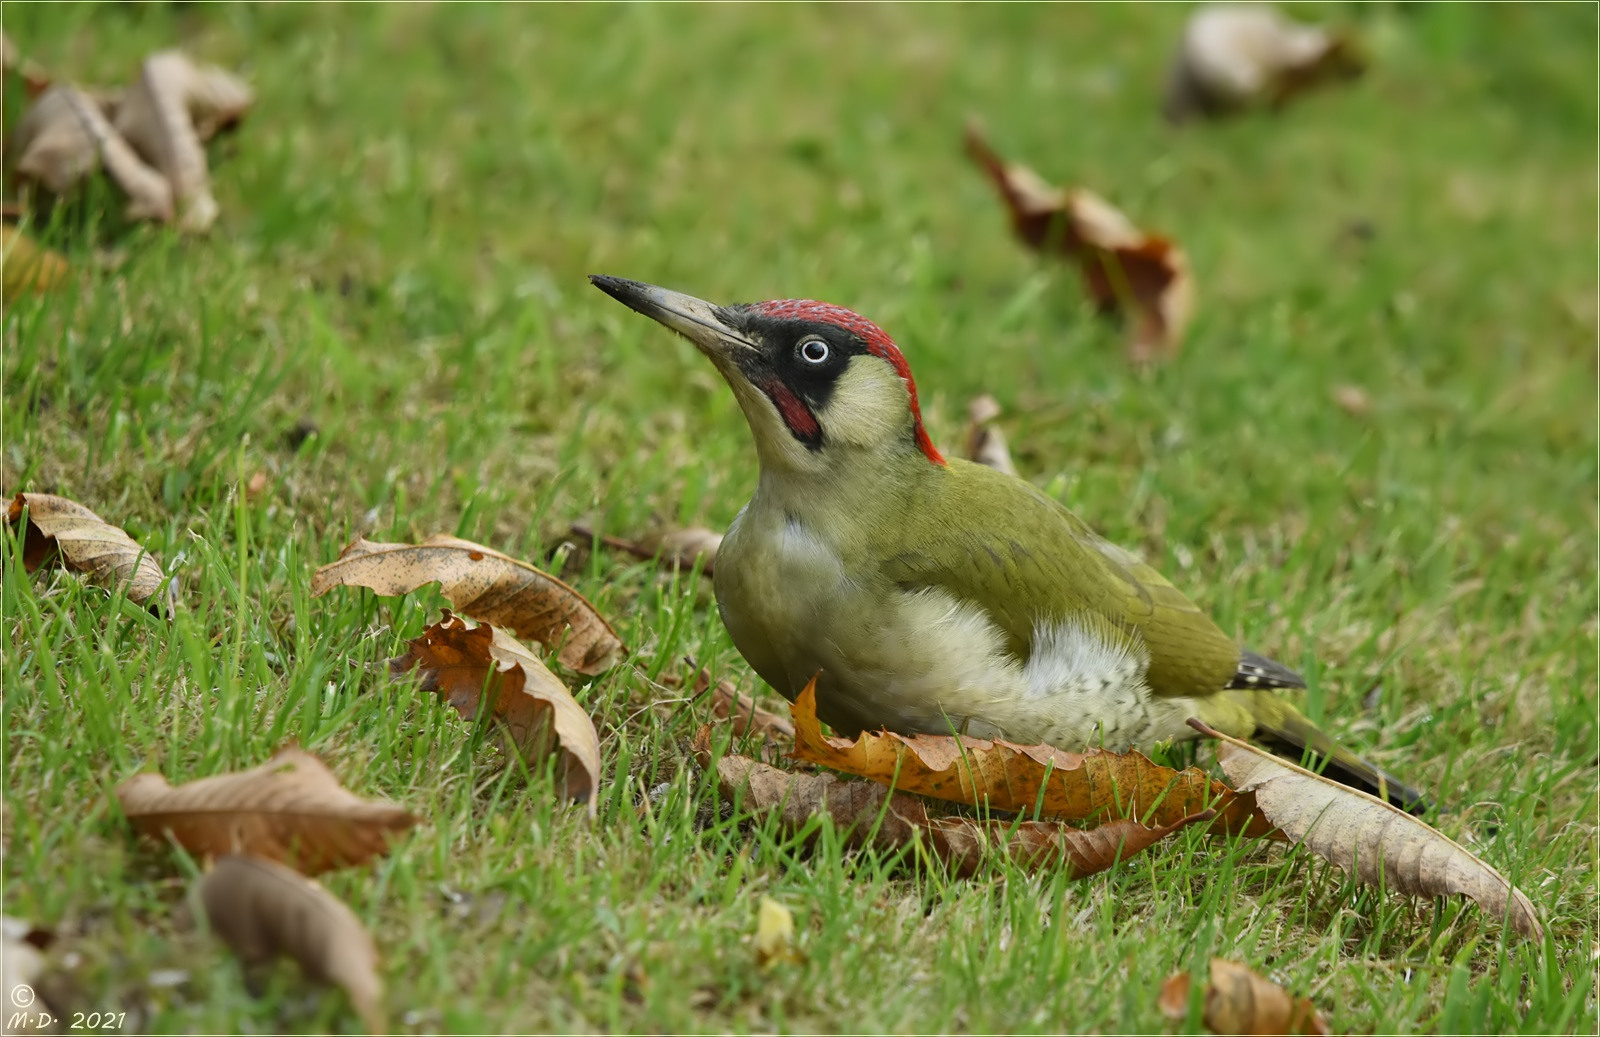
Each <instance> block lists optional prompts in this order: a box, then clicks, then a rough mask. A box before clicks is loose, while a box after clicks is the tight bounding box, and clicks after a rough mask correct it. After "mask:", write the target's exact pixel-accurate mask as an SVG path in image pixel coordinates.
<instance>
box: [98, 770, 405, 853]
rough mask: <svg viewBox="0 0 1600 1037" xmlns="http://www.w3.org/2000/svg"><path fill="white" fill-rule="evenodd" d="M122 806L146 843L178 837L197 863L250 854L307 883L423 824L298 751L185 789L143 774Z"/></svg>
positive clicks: (122, 793) (125, 788) (125, 790)
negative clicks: (356, 789)
mask: <svg viewBox="0 0 1600 1037" xmlns="http://www.w3.org/2000/svg"><path fill="white" fill-rule="evenodd" d="M117 800H118V802H119V803H121V804H122V812H123V814H125V815H126V816H127V818H128V821H129V822H130V823H131V824H132V825H133V827H134V829H135V830H136V831H138V832H139V833H140V834H141V835H145V836H148V837H151V838H155V839H160V838H162V837H163V836H164V835H166V834H168V833H170V834H171V836H172V838H173V839H175V840H176V841H177V842H178V844H179V845H180V846H182V847H183V848H184V849H186V850H188V851H189V852H190V853H191V854H194V855H196V856H199V855H213V856H220V855H222V854H228V853H243V854H249V855H251V856H255V857H265V858H268V859H270V860H275V861H282V862H284V863H286V864H290V865H293V866H294V867H295V868H297V869H299V870H300V871H301V872H303V873H305V874H307V875H316V874H318V873H320V872H323V871H327V870H328V869H329V868H346V867H351V866H353V865H358V864H364V863H366V862H367V861H368V860H370V859H371V858H373V857H375V856H377V855H378V854H382V853H387V852H388V850H389V845H390V843H391V841H392V840H393V839H395V838H396V837H397V836H398V835H399V834H400V833H402V832H404V831H405V830H406V829H408V828H410V827H411V826H412V825H414V824H416V823H417V818H416V817H415V816H413V815H412V814H410V813H409V812H407V811H406V810H404V809H403V808H401V807H399V806H397V805H396V804H393V803H385V802H379V801H373V800H366V799H362V798H361V797H360V796H357V795H356V794H355V793H353V792H351V791H349V790H348V789H346V788H345V787H344V786H342V785H340V784H339V779H338V778H336V777H334V775H333V772H332V771H330V770H329V769H328V768H327V766H326V765H325V764H324V763H323V762H322V761H321V760H320V759H318V758H317V757H316V756H313V755H312V754H311V753H308V752H305V751H304V750H302V749H298V748H294V747H289V748H285V749H281V750H279V751H278V752H277V753H276V754H275V755H274V756H273V757H272V758H271V759H270V760H268V761H267V762H266V763H263V764H262V765H261V766H259V767H252V768H251V769H250V770H246V771H238V772H236V773H232V774H218V775H216V776H214V777H210V778H201V779H199V780H198V781H190V782H186V783H184V784H182V785H178V786H173V785H169V784H168V783H167V779H166V778H164V777H162V776H161V775H159V774H136V775H134V776H133V777H131V778H129V779H128V780H127V781H124V782H123V783H122V784H121V785H118V786H117Z"/></svg>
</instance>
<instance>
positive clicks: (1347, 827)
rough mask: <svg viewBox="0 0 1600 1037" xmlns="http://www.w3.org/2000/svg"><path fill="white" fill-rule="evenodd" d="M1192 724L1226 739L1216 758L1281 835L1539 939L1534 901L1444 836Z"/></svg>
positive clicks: (1382, 881) (1375, 877)
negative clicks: (1455, 900)
mask: <svg viewBox="0 0 1600 1037" xmlns="http://www.w3.org/2000/svg"><path fill="white" fill-rule="evenodd" d="M1189 723H1190V724H1191V725H1192V726H1194V727H1195V728H1196V729H1198V730H1200V731H1202V732H1203V733H1205V734H1207V735H1209V736H1211V737H1213V738H1219V739H1221V740H1222V744H1221V745H1219V746H1218V747H1217V760H1218V762H1220V763H1221V764H1222V769H1223V771H1224V772H1225V773H1226V774H1227V775H1228V778H1229V779H1230V780H1231V781H1232V782H1233V784H1234V787H1235V788H1236V789H1238V790H1239V792H1240V794H1241V795H1246V794H1249V795H1254V796H1255V801H1256V806H1257V807H1258V808H1259V809H1260V811H1261V812H1262V814H1264V815H1266V817H1267V819H1268V820H1270V821H1271V822H1272V823H1273V824H1275V825H1277V826H1278V827H1279V828H1280V829H1281V830H1282V831H1283V833H1284V834H1285V835H1286V836H1288V837H1289V838H1290V839H1292V840H1294V841H1295V842H1297V843H1301V844H1303V845H1304V846H1305V847H1306V848H1307V849H1309V850H1311V851H1312V852H1313V853H1315V854H1317V855H1318V856H1320V857H1325V858H1327V859H1328V860H1330V861H1332V862H1333V863H1335V864H1337V865H1338V866H1339V867H1340V868H1342V869H1344V871H1346V872H1347V873H1349V874H1351V875H1354V876H1355V877H1356V878H1358V879H1360V880H1361V881H1362V882H1365V883H1366V884H1368V885H1370V886H1380V887H1382V886H1387V887H1388V888H1390V889H1394V890H1397V891H1399V892H1401V893H1405V894H1409V895H1412V896H1446V895H1449V894H1453V893H1461V894H1465V895H1466V896H1468V897H1470V898H1472V899H1473V900H1475V901H1476V902H1477V904H1478V906H1479V907H1481V908H1482V909H1483V910H1484V911H1486V912H1488V913H1489V914H1491V915H1493V916H1494V917H1495V918H1497V919H1500V920H1503V921H1506V922H1508V923H1509V924H1510V926H1511V927H1512V928H1513V929H1515V930H1516V931H1517V932H1519V933H1521V934H1522V935H1523V936H1526V937H1527V938H1528V939H1530V940H1535V941H1538V940H1542V939H1543V937H1544V929H1543V927H1542V926H1540V924H1539V919H1538V914H1537V912H1535V911H1534V908H1533V903H1532V902H1531V901H1530V900H1528V898H1527V897H1526V896H1525V895H1524V894H1523V893H1522V891H1521V890H1519V889H1517V888H1515V887H1514V886H1512V885H1511V883H1510V882H1509V881H1507V880H1506V878H1505V876H1503V875H1501V874H1500V873H1499V872H1498V871H1496V870H1495V869H1493V868H1491V867H1490V866H1489V865H1487V864H1485V863H1484V862H1483V861H1481V860H1479V859H1478V858H1477V857H1476V856H1474V855H1473V854H1472V853H1471V852H1470V851H1469V850H1467V849H1466V848H1465V847H1462V846H1460V845H1458V844H1457V843H1455V842H1454V841H1452V840H1451V839H1450V838H1449V837H1448V836H1446V835H1445V834H1444V833H1443V832H1440V831H1439V830H1437V829H1435V828H1432V827H1430V826H1429V825H1427V824H1425V823H1424V822H1422V821H1421V820H1419V819H1417V818H1415V817H1413V816H1412V815H1410V814H1408V813H1406V812H1405V811H1403V810H1400V809H1399V808H1397V807H1393V806H1390V805H1389V804H1388V803H1385V802H1384V801H1383V800H1381V799H1378V798H1377V797H1375V796H1369V795H1367V794H1366V793H1365V792H1358V791H1357V790H1355V789H1352V788H1350V787H1348V786H1346V785H1341V784H1339V783H1338V782H1336V781H1332V780H1330V779H1328V778H1325V777H1323V776H1322V775H1320V774H1314V773H1312V772H1311V771H1308V770H1306V769H1305V768H1304V767H1298V766H1296V765H1295V764H1292V763H1290V762H1288V761H1287V760H1282V759H1279V758H1278V757H1276V756H1273V755H1271V754H1270V753H1267V752H1266V751H1265V750H1262V749H1258V748H1256V747H1255V746H1253V745H1251V744H1250V743H1249V742H1244V741H1240V740H1239V739H1237V738H1230V737H1228V736H1226V735H1223V734H1220V733H1219V732H1217V731H1213V730H1212V729H1210V728H1209V727H1206V726H1205V725H1204V724H1202V723H1200V722H1199V721H1198V720H1190V721H1189Z"/></svg>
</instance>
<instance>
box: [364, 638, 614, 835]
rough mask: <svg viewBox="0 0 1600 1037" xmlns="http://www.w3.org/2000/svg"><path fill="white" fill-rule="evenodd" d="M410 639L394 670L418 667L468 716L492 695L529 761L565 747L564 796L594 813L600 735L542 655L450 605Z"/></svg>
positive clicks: (430, 685)
mask: <svg viewBox="0 0 1600 1037" xmlns="http://www.w3.org/2000/svg"><path fill="white" fill-rule="evenodd" d="M410 645H411V649H410V651H408V652H407V653H406V654H405V655H402V656H400V657H399V658H397V659H393V660H390V663H389V670H390V672H391V673H392V674H394V675H396V676H399V675H401V674H404V673H407V672H409V671H411V670H413V669H415V670H417V671H418V675H419V677H420V680H421V687H422V688H423V690H425V691H431V692H436V693H437V694H438V695H440V696H441V697H442V698H443V699H444V700H445V701H446V702H448V703H449V704H450V705H451V706H452V707H454V708H455V710H456V712H458V713H460V714H461V716H462V717H464V718H465V719H467V720H475V719H476V718H477V717H478V715H479V713H480V712H481V711H482V709H483V708H484V705H485V701H484V700H485V698H487V699H488V700H489V705H490V706H491V708H492V709H493V710H494V716H495V719H496V720H497V721H498V722H499V723H501V724H503V725H504V726H505V729H506V732H507V734H508V735H509V736H510V738H511V742H512V744H513V745H514V746H515V748H516V750H517V751H518V752H519V753H521V754H522V757H523V758H524V759H525V760H527V761H528V762H529V764H530V765H531V764H534V763H537V762H539V761H540V760H542V759H544V758H545V757H546V756H548V755H550V754H551V753H555V752H558V751H559V752H560V753H561V757H562V764H563V770H562V781H563V788H564V792H565V794H566V795H567V796H568V797H569V798H571V799H574V800H577V801H578V802H580V803H586V804H588V808H589V816H591V817H593V816H594V814H595V810H596V808H597V806H598V804H597V802H596V799H595V790H596V789H597V788H598V787H599V784H600V736H599V735H598V734H597V733H596V731H595V729H594V721H592V720H590V719H589V714H587V713H585V712H584V711H583V707H582V706H580V705H578V703H577V700H575V699H574V698H573V697H572V693H571V692H569V691H568V690H567V688H566V685H564V684H562V683H561V681H560V679H559V678H558V677H556V675H555V674H553V673H551V672H550V670H549V669H548V668H547V667H546V666H545V665H544V663H542V662H540V661H539V658H538V656H536V655H534V654H533V653H532V652H530V651H528V650H527V649H526V648H524V647H523V646H522V645H521V644H519V643H518V642H517V641H516V640H514V639H513V638H511V637H509V636H507V635H506V633H505V632H504V631H501V630H498V629H496V628H495V627H493V626H491V625H489V624H488V623H483V624H480V625H478V626H476V627H470V626H468V625H467V624H466V623H465V622H463V621H462V620H461V619H459V618H457V617H455V616H452V615H451V614H450V613H449V612H448V611H446V612H445V615H444V619H442V620H441V621H440V622H438V623H435V624H434V625H433V626H431V627H429V628H428V629H427V630H424V631H423V632H422V636H421V637H419V638H417V639H416V640H414V641H412V642H410Z"/></svg>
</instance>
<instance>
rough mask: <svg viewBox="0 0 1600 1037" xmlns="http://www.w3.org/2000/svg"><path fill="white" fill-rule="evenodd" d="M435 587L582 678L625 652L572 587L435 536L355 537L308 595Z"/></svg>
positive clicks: (489, 551) (478, 547)
mask: <svg viewBox="0 0 1600 1037" xmlns="http://www.w3.org/2000/svg"><path fill="white" fill-rule="evenodd" d="M427 583H437V584H439V585H440V587H441V589H442V590H443V592H444V596H445V598H447V599H448V600H449V602H450V604H451V605H453V606H455V608H456V609H457V610H458V611H460V612H461V614H462V615H465V616H467V617H469V618H471V619H477V620H482V621H483V622H485V623H491V624H493V625H495V626H497V627H502V628H504V629H506V630H509V631H511V632H512V633H513V634H515V635H516V636H517V637H521V638H526V639H528V640H530V641H538V642H539V643H540V644H543V645H545V646H547V647H555V646H556V645H558V644H559V645H560V649H559V651H558V652H557V653H556V658H557V659H559V660H560V661H561V664H562V665H563V666H566V667H568V668H569V669H573V670H577V671H578V672H579V673H583V674H590V675H593V674H597V673H602V672H604V671H605V670H608V669H610V668H611V667H612V666H614V665H615V664H616V663H617V662H619V661H620V660H621V659H622V657H623V655H625V654H626V653H627V649H626V648H624V647H623V645H622V641H621V640H620V639H619V638H618V637H617V634H616V631H614V630H612V629H611V624H609V623H607V622H606V621H605V619H604V618H602V617H601V615H600V613H599V612H598V611H596V609H595V607H594V606H593V605H591V604H589V602H588V600H587V599H585V598H584V596H583V595H581V594H579V593H578V592H577V591H575V590H573V589H572V588H571V587H569V586H567V585H566V584H565V583H562V582H561V581H560V580H558V579H556V578H555V577H554V576H551V575H550V574H549V573H547V572H544V571H542V570H539V569H535V568H534V567H533V566H531V565H529V564H528V563H527V562H520V561H518V560H517V559H515V558H512V557H510V556H508V555H503V554H501V553H500V552H499V551H496V550H494V549H493V548H489V547H484V546H483V545H482V544H475V543H473V542H472V541H470V540H461V539H459V538H457V537H453V536H447V535H445V534H442V533H441V534H439V535H437V536H432V537H429V538H428V539H427V540H425V541H423V542H422V543H421V544H383V543H376V542H373V541H369V540H366V539H364V538H360V537H358V538H357V539H356V540H355V542H354V543H352V544H350V546H348V547H346V548H345V549H344V551H343V552H341V553H340V555H339V558H338V560H337V561H334V562H330V563H329V564H327V565H324V566H323V567H322V568H320V569H318V570H317V571H316V572H315V573H313V574H312V576H311V595H312V597H320V596H321V595H323V594H326V593H328V591H330V590H332V589H333V588H335V587H366V588H368V589H369V590H372V591H374V592H375V593H378V594H384V595H390V594H410V593H411V592H412V591H414V590H416V589H417V588H418V587H421V586H422V585H423V584H427Z"/></svg>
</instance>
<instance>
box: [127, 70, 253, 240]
mask: <svg viewBox="0 0 1600 1037" xmlns="http://www.w3.org/2000/svg"><path fill="white" fill-rule="evenodd" d="M254 103H255V96H254V94H252V93H251V91H250V88H249V87H248V86H246V85H245V84H244V82H243V81H241V80H239V79H237V78H236V77H234V76H232V75H230V74H229V73H227V72H225V71H223V70H222V69H220V68H216V67H213V66H200V65H196V64H195V63H194V62H193V61H191V60H189V58H188V57H187V56H186V55H184V54H183V53H181V52H179V51H175V50H168V51H161V52H159V53H157V54H152V55H151V56H150V57H149V58H147V59H146V60H145V63H144V66H143V68H142V69H141V70H140V74H139V80H138V82H137V83H135V84H134V85H133V87H132V88H130V89H129V90H128V93H127V95H126V96H125V97H124V98H123V99H122V103H121V104H119V105H118V106H117V111H116V118H115V120H114V124H115V127H116V130H117V132H118V133H120V134H121V135H122V136H123V137H124V138H125V139H126V140H127V141H128V143H130V144H132V145H133V147H134V148H135V149H137V150H138V152H139V153H140V154H141V155H143V156H144V157H145V159H146V160H147V161H149V162H150V163H152V164H153V165H154V166H156V168H158V169H160V170H161V172H162V174H163V175H164V176H165V177H166V179H167V182H168V183H170V184H171V185H172V194H173V199H174V201H175V203H176V208H177V217H178V226H179V227H181V228H183V229H185V230H205V229H206V228H207V227H209V226H211V224H212V223H213V222H214V221H215V220H216V217H217V211H218V209H217V202H216V199H215V198H213V197H212V195H211V177H210V173H209V171H208V170H207V166H206V152H205V148H204V146H203V144H204V141H206V140H207V139H209V138H210V137H212V136H214V135H215V134H216V133H217V132H218V131H219V130H220V129H222V128H224V127H227V126H231V125H233V124H234V123H236V122H237V121H238V120H239V119H241V118H243V116H244V113H245V112H246V111H248V110H249V108H250V106H251V105H252V104H254Z"/></svg>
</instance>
